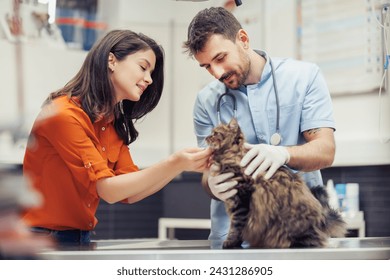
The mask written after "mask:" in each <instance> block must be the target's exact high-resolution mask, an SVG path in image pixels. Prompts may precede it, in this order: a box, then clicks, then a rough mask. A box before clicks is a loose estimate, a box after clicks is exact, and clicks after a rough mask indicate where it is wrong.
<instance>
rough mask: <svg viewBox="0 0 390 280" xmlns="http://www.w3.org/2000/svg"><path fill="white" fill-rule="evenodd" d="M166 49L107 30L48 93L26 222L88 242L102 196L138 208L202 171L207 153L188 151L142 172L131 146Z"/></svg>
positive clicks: (31, 162) (157, 85) (153, 98)
mask: <svg viewBox="0 0 390 280" xmlns="http://www.w3.org/2000/svg"><path fill="white" fill-rule="evenodd" d="M163 66H164V57H163V50H162V48H161V47H160V46H159V45H158V44H157V43H156V42H155V41H154V40H153V39H151V38H148V37H147V36H145V35H142V34H137V33H134V32H132V31H129V30H114V31H111V32H109V33H108V34H107V35H106V36H105V37H104V38H103V39H102V40H101V41H100V42H99V43H97V44H96V45H95V46H94V47H93V48H92V49H91V51H90V52H89V53H88V55H87V57H86V59H85V61H84V63H83V65H82V67H81V69H80V71H79V72H78V73H77V75H76V76H75V77H74V78H73V79H71V80H70V82H69V83H68V84H66V85H65V87H64V88H62V89H60V90H58V91H56V92H54V93H52V94H50V95H49V97H48V98H47V100H46V101H45V103H44V105H43V107H42V111H41V112H40V114H39V116H38V118H37V119H36V121H35V123H34V125H33V128H32V132H31V135H30V139H29V145H28V147H27V149H26V154H25V157H24V166H23V169H24V173H25V175H26V176H27V177H28V178H29V179H30V181H31V184H32V185H33V186H34V187H35V188H36V189H37V190H38V191H39V192H40V193H41V194H42V196H43V204H42V205H41V206H40V207H39V208H32V209H29V210H28V211H27V212H26V213H25V214H24V216H23V220H24V221H25V222H26V223H27V224H28V225H29V226H30V227H31V228H32V230H33V231H35V232H40V233H47V234H48V235H51V236H53V237H54V238H55V239H56V240H57V241H58V242H59V244H72V245H74V244H81V245H83V244H88V243H89V242H90V231H91V230H92V229H94V227H95V226H96V224H97V219H96V217H95V213H96V209H97V207H98V204H99V200H100V198H102V199H103V200H105V201H107V202H108V203H115V202H118V201H122V202H127V203H134V202H137V201H140V200H141V199H143V198H145V197H147V196H150V195H152V194H154V193H155V192H157V191H159V190H160V189H162V188H163V187H164V186H165V185H166V184H167V183H168V182H169V181H171V180H172V179H173V178H174V177H175V176H177V175H178V174H180V173H181V172H183V171H196V172H202V171H203V170H204V169H205V168H206V167H207V164H208V158H209V156H210V151H209V150H208V149H207V150H204V149H199V148H188V149H184V150H182V151H179V152H176V153H174V154H172V155H171V156H169V157H168V158H167V159H166V160H164V161H162V162H160V163H158V164H155V165H154V166H151V167H150V168H146V169H144V170H141V171H139V169H138V167H137V166H136V165H135V164H134V163H133V161H132V159H131V155H130V153H129V149H128V145H129V144H130V143H132V142H133V141H135V140H136V138H137V136H138V132H137V130H136V129H135V127H134V123H133V120H134V121H135V120H137V119H139V118H141V117H143V116H145V115H146V114H147V113H149V112H150V111H152V110H153V109H154V108H155V107H156V105H157V104H158V102H159V100H160V97H161V93H162V89H163V81H164V76H163Z"/></svg>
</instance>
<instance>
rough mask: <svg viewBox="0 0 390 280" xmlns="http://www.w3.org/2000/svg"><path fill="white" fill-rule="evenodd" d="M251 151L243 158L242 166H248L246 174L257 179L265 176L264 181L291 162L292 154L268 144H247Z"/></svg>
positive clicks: (246, 146)
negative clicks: (262, 175) (260, 175)
mask: <svg viewBox="0 0 390 280" xmlns="http://www.w3.org/2000/svg"><path fill="white" fill-rule="evenodd" d="M244 146H245V148H247V149H249V151H248V152H247V153H246V155H245V156H244V157H243V158H242V160H241V163H240V165H241V166H242V167H245V166H246V169H245V174H246V175H252V177H253V178H256V177H257V176H258V175H259V174H264V173H265V172H266V174H265V176H264V179H266V180H268V179H269V178H271V177H272V175H274V174H275V172H276V170H278V168H279V167H281V166H282V165H284V164H286V163H288V162H289V160H290V154H289V152H288V151H287V149H286V148H285V147H282V146H271V145H267V144H257V145H252V144H248V143H245V144H244Z"/></svg>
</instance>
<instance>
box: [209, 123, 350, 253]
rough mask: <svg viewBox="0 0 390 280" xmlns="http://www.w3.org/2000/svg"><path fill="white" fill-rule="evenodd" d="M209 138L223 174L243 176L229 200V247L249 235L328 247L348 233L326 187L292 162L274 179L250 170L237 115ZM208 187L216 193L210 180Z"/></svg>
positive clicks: (267, 244)
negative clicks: (305, 178) (310, 183)
mask: <svg viewBox="0 0 390 280" xmlns="http://www.w3.org/2000/svg"><path fill="white" fill-rule="evenodd" d="M206 142H207V143H208V144H209V146H210V147H211V148H212V149H213V162H214V163H215V164H217V165H218V166H219V168H220V169H219V171H218V173H226V172H233V173H234V174H235V176H234V178H233V179H234V180H236V181H238V184H237V185H236V188H237V190H238V192H237V194H236V195H234V196H233V197H231V198H229V199H227V200H226V201H225V207H226V211H227V213H228V215H229V217H230V221H231V223H230V229H229V233H228V236H227V239H226V240H225V241H224V243H223V248H225V249H226V248H240V247H241V244H242V242H243V240H246V241H247V242H248V243H249V245H250V247H253V248H289V247H323V246H325V245H326V243H327V240H328V238H329V237H343V236H344V235H345V233H346V224H345V222H344V221H343V219H342V218H341V216H340V214H339V213H338V212H337V211H335V210H334V209H331V208H330V207H329V204H328V195H327V193H326V189H325V188H324V187H322V186H317V187H314V188H309V187H308V186H307V185H306V184H305V182H304V181H303V179H302V178H301V177H300V175H299V174H297V173H294V172H292V171H290V170H289V169H288V168H287V167H280V168H279V170H278V171H277V172H276V173H275V174H274V175H273V176H272V178H270V179H268V180H265V179H264V178H263V176H261V175H260V176H258V177H257V178H256V179H253V178H252V177H251V176H248V175H245V174H244V169H243V168H242V167H240V161H241V159H242V157H243V156H244V154H245V153H246V152H247V151H246V150H245V148H244V147H243V144H244V142H245V139H244V135H243V134H242V132H241V129H240V127H239V125H238V123H237V121H236V120H235V119H233V120H232V121H231V122H230V123H229V124H221V125H219V126H217V127H215V128H214V130H213V132H212V134H211V135H210V136H208V137H207V138H206ZM213 175H216V174H213ZM203 186H204V187H205V188H206V191H207V192H208V193H209V194H210V195H212V194H211V192H210V190H209V189H208V187H207V184H205V180H203Z"/></svg>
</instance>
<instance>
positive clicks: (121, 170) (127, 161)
mask: <svg viewBox="0 0 390 280" xmlns="http://www.w3.org/2000/svg"><path fill="white" fill-rule="evenodd" d="M138 170H139V168H138V166H137V165H135V164H134V162H133V159H132V158H131V154H130V150H129V147H128V146H126V145H122V147H121V150H120V153H119V158H118V161H117V163H116V165H115V175H120V174H126V173H130V172H135V171H138Z"/></svg>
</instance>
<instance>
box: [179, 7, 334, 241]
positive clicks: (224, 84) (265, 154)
mask: <svg viewBox="0 0 390 280" xmlns="http://www.w3.org/2000/svg"><path fill="white" fill-rule="evenodd" d="M184 47H185V49H186V50H187V52H188V53H189V55H191V56H194V57H195V59H196V60H197V62H198V63H199V65H200V66H201V67H204V68H205V69H206V70H207V71H208V72H209V73H210V74H211V75H213V76H214V77H215V78H216V80H215V81H213V82H211V83H210V84H208V85H207V86H206V87H204V88H203V89H202V90H201V91H200V92H199V93H198V96H197V99H196V102H195V106H194V125H195V133H196V136H197V140H198V145H199V146H201V147H204V146H206V143H205V137H207V136H208V135H209V134H210V133H211V131H212V129H213V127H215V126H217V125H218V124H219V119H220V121H221V122H223V123H227V122H229V121H230V120H231V118H232V117H233V116H234V115H235V114H236V118H237V120H238V123H239V125H240V126H241V129H242V130H243V132H244V134H245V137H246V141H247V142H248V143H250V144H248V145H247V147H248V148H250V150H249V151H248V153H247V154H246V156H245V157H244V158H243V159H242V161H241V165H242V166H244V167H246V169H245V170H246V171H245V172H246V173H247V174H248V175H253V176H256V175H257V174H263V175H264V176H265V178H267V179H269V178H270V177H272V175H273V174H274V173H275V171H276V170H277V169H278V168H279V167H280V166H282V165H287V166H288V167H290V168H291V169H293V170H297V171H302V173H303V174H302V175H303V177H304V179H305V181H306V182H307V184H308V185H309V186H315V185H322V184H323V182H322V177H321V173H320V171H319V170H320V169H321V168H325V167H328V166H330V165H331V164H332V163H333V160H334V155H335V142H334V134H333V133H334V130H335V123H334V119H333V109H332V102H331V98H330V94H329V90H328V88H327V85H326V83H325V80H324V78H323V76H322V74H321V72H320V69H319V68H318V67H317V66H316V65H314V64H311V63H306V62H301V61H296V60H293V59H277V58H271V57H270V56H268V55H267V54H266V53H265V52H263V51H258V50H253V49H252V48H251V47H250V40H249V36H248V34H247V32H246V31H245V30H243V29H242V27H241V25H240V23H239V22H238V21H237V19H236V18H235V17H234V16H233V15H232V14H231V13H230V12H228V11H227V10H225V9H224V8H214V7H213V8H209V9H204V10H202V11H200V12H199V13H198V14H197V15H196V16H195V17H194V19H193V20H192V22H191V23H190V25H189V28H188V38H187V41H186V42H185V43H184ZM226 92H228V93H230V94H231V95H232V96H233V98H232V97H231V96H226V95H225V96H223V97H222V98H221V99H219V98H220V97H221V95H222V94H224V93H226ZM218 103H219V105H218ZM235 107H236V110H234V109H235ZM217 111H220V113H219V114H220V118H219V116H218V115H219V114H218V113H217ZM234 111H236V112H234ZM211 168H215V167H213V166H212V167H211ZM205 176H208V174H205ZM232 176H233V174H230V173H226V174H222V175H219V176H215V177H212V176H208V178H207V182H208V185H209V187H210V190H211V192H212V193H213V195H214V196H215V198H216V199H212V201H211V221H212V225H211V234H210V237H209V239H210V240H215V241H223V240H224V239H225V237H226V235H227V231H228V228H229V219H228V217H227V215H226V212H225V208H224V203H223V201H224V200H226V199H228V198H229V197H231V196H233V195H234V194H235V193H236V192H237V190H235V189H234V188H233V187H234V186H235V185H236V184H237V182H235V181H230V180H229V179H230V178H231V177H232ZM217 199H218V200H217Z"/></svg>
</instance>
